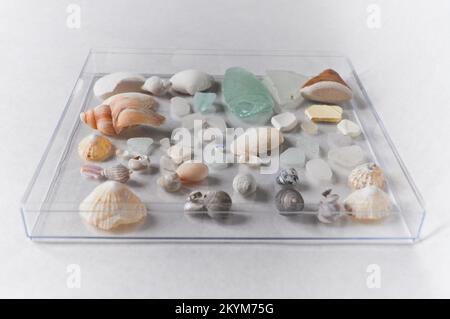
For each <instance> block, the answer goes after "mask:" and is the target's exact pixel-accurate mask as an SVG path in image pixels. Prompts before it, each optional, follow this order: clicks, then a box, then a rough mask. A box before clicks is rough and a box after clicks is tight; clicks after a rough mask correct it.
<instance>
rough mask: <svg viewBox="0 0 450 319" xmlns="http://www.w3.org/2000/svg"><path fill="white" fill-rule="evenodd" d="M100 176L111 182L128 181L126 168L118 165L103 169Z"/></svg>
mask: <svg viewBox="0 0 450 319" xmlns="http://www.w3.org/2000/svg"><path fill="white" fill-rule="evenodd" d="M102 175H103V176H104V177H105V178H106V179H109V180H111V181H116V182H119V183H126V182H128V180H129V179H130V170H129V169H128V167H126V166H124V165H122V164H118V165H114V166H113V167H109V168H105V169H104V170H103V172H102Z"/></svg>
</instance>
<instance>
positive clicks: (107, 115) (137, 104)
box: [80, 92, 166, 135]
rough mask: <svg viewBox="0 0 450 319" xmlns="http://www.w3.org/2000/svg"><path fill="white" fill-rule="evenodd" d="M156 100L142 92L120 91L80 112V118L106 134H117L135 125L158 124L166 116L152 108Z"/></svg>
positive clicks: (163, 120)
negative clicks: (91, 107) (97, 104)
mask: <svg viewBox="0 0 450 319" xmlns="http://www.w3.org/2000/svg"><path fill="white" fill-rule="evenodd" d="M155 104H156V101H155V100H154V99H153V98H152V97H151V96H149V95H146V94H142V93H133V92H131V93H121V94H116V95H113V96H111V97H110V98H108V99H106V100H105V101H104V102H103V103H102V104H101V105H99V106H97V107H95V108H93V109H90V110H87V111H86V112H81V113H80V119H81V121H82V122H84V123H86V124H87V125H89V126H90V127H92V128H93V129H96V130H98V131H100V132H102V133H103V134H106V135H118V134H120V133H121V132H122V131H123V130H124V129H126V128H128V127H130V126H135V125H149V126H160V125H161V124H163V123H164V122H165V120H166V118H165V117H164V116H162V115H160V114H158V113H156V112H155V111H153V110H152V108H153V107H154V105H155Z"/></svg>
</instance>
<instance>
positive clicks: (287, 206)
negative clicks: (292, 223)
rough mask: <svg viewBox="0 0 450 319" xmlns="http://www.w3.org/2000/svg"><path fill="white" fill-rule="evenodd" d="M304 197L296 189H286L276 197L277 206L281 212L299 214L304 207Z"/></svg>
mask: <svg viewBox="0 0 450 319" xmlns="http://www.w3.org/2000/svg"><path fill="white" fill-rule="evenodd" d="M304 203H305V202H304V200H303V197H302V195H301V194H300V193H299V192H297V191H296V190H295V189H292V188H286V189H282V190H280V191H279V192H278V193H277V194H276V195H275V206H276V207H277V209H278V210H279V211H280V212H298V211H302V210H303V207H304Z"/></svg>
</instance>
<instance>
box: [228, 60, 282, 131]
mask: <svg viewBox="0 0 450 319" xmlns="http://www.w3.org/2000/svg"><path fill="white" fill-rule="evenodd" d="M223 95H224V98H225V104H226V105H227V107H228V109H229V110H230V111H231V113H233V114H234V115H236V116H237V117H239V118H240V119H242V120H244V121H246V122H252V123H254V122H259V123H261V124H263V123H265V122H267V120H268V119H269V118H270V117H271V116H272V113H273V107H274V101H273V99H272V96H271V94H270V92H269V91H268V90H267V88H266V87H265V86H264V84H262V83H261V81H260V80H258V78H256V76H255V75H253V74H252V73H250V72H248V71H247V70H245V69H243V68H239V67H233V68H229V69H228V70H227V71H226V72H225V77H224V80H223Z"/></svg>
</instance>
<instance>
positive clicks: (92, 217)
mask: <svg viewBox="0 0 450 319" xmlns="http://www.w3.org/2000/svg"><path fill="white" fill-rule="evenodd" d="M79 212H80V215H81V217H82V218H83V219H84V220H85V221H86V222H87V223H89V224H91V225H94V226H96V227H98V228H100V229H104V230H110V229H112V228H115V227H117V226H119V225H123V224H131V223H136V222H138V221H140V220H142V219H143V218H144V217H145V216H146V215H147V209H146V208H145V205H144V204H143V203H142V202H141V200H140V199H139V198H138V197H137V196H136V195H135V194H134V193H133V192H132V191H131V190H130V189H129V188H128V187H127V186H126V185H124V184H122V183H119V182H115V181H107V182H104V183H102V184H100V185H99V186H97V187H96V188H95V189H94V190H93V191H92V192H91V193H90V194H89V195H88V196H87V197H86V198H85V199H84V200H83V201H82V202H81V204H80V206H79Z"/></svg>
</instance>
